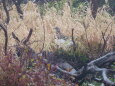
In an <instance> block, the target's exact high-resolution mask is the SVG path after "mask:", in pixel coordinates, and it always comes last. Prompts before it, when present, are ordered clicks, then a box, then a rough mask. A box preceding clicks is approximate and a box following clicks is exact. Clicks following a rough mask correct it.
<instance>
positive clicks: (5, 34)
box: [0, 24, 8, 55]
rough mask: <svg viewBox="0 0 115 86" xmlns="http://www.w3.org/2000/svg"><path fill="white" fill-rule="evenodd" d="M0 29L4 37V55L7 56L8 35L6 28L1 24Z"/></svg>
mask: <svg viewBox="0 0 115 86" xmlns="http://www.w3.org/2000/svg"><path fill="white" fill-rule="evenodd" d="M0 27H1V29H2V30H3V31H4V36H5V44H4V47H5V48H4V53H5V55H7V46H8V33H7V30H6V28H5V27H4V26H3V25H2V24H0Z"/></svg>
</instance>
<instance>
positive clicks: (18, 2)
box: [12, 0, 23, 19]
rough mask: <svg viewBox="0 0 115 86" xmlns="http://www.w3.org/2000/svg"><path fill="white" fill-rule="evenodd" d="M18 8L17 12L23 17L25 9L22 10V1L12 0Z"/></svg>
mask: <svg viewBox="0 0 115 86" xmlns="http://www.w3.org/2000/svg"><path fill="white" fill-rule="evenodd" d="M12 1H13V2H14V4H15V6H16V8H17V12H18V13H19V14H20V18H22V19H23V11H22V10H21V6H20V3H21V0H12Z"/></svg>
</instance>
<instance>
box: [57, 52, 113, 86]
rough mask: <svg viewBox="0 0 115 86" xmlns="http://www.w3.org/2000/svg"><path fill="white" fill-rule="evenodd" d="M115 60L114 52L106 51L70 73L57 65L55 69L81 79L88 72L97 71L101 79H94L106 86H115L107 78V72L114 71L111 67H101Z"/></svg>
mask: <svg viewBox="0 0 115 86" xmlns="http://www.w3.org/2000/svg"><path fill="white" fill-rule="evenodd" d="M113 61H114V62H115V52H111V53H108V54H106V55H104V56H102V57H100V58H98V59H96V60H93V61H91V62H89V63H88V64H87V65H86V66H83V67H82V68H81V69H79V70H77V71H76V72H75V73H72V72H71V71H70V72H68V71H66V70H64V69H62V68H60V67H59V66H56V68H57V70H59V71H61V72H63V73H66V74H69V75H71V76H74V77H75V78H76V80H82V79H83V78H85V77H86V76H87V75H88V74H92V76H94V75H95V74H96V73H97V72H98V73H100V74H101V76H102V79H98V78H94V80H95V81H98V82H102V83H104V84H105V85H107V86H115V82H112V81H111V80H110V79H109V78H108V76H107V75H108V73H112V74H113V73H115V71H114V70H112V69H107V68H102V67H103V66H104V65H105V64H107V63H111V62H113Z"/></svg>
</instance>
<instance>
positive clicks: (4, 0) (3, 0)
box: [2, 0, 10, 24]
mask: <svg viewBox="0 0 115 86" xmlns="http://www.w3.org/2000/svg"><path fill="white" fill-rule="evenodd" d="M2 3H3V7H4V10H5V13H6V17H7V18H6V23H7V24H8V23H9V21H10V16H9V11H8V9H7V7H6V0H2Z"/></svg>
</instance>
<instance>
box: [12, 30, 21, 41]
mask: <svg viewBox="0 0 115 86" xmlns="http://www.w3.org/2000/svg"><path fill="white" fill-rule="evenodd" d="M12 37H13V38H14V39H15V40H16V41H18V42H20V40H19V38H18V37H17V36H16V35H15V34H14V33H13V32H12Z"/></svg>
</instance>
